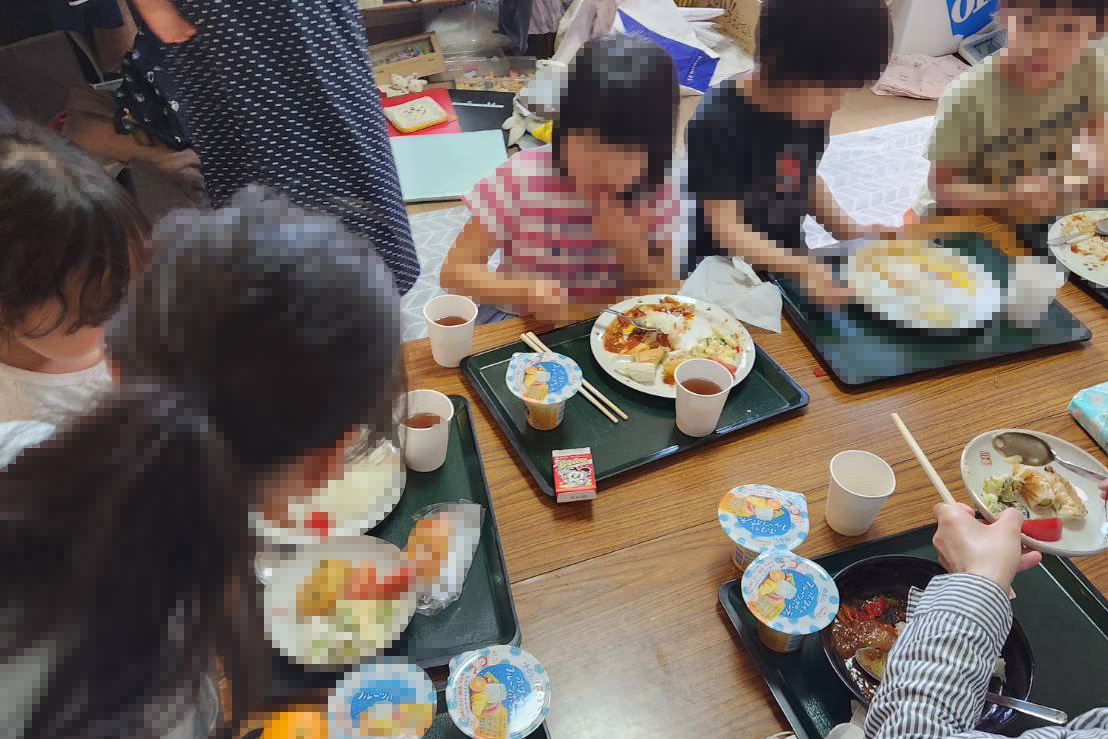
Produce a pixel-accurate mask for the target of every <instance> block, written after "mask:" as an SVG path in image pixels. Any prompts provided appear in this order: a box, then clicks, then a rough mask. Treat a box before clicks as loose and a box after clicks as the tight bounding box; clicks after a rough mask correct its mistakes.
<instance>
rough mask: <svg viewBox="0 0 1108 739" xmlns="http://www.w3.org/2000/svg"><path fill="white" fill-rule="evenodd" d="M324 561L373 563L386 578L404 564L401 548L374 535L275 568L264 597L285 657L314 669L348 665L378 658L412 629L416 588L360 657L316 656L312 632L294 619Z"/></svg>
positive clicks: (308, 551)
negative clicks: (300, 595)
mask: <svg viewBox="0 0 1108 739" xmlns="http://www.w3.org/2000/svg"><path fill="white" fill-rule="evenodd" d="M325 559H344V560H347V561H349V562H353V563H358V562H365V561H369V562H372V563H373V564H374V565H375V566H376V567H377V570H378V571H379V572H381V573H383V574H388V573H390V572H392V571H394V570H396V569H398V568H399V567H401V566H402V564H403V559H402V557H401V553H400V550H399V549H397V548H396V547H395V546H394V545H392V544H390V543H389V542H387V541H383V540H381V539H376V538H374V537H372V536H350V537H344V538H341V539H329V540H327V541H326V542H324V543H322V544H315V545H312V546H307V547H303V548H301V549H300V550H299V551H298V552H297V553H296V555H295V556H293V557H291V558H290V559H287V560H284V561H283V562H281V563H280V564H279V565H277V566H275V567H274V569H273V572H272V573H271V575H270V577H269V583H268V585H267V586H266V588H265V593H264V596H263V597H264V601H265V608H264V612H265V626H266V631H267V632H268V634H269V635H270V637H271V638H272V639H273V642H274V644H275V645H276V647H277V648H278V649H280V650H281V653H282V654H284V655H285V656H286V657H288V658H289V659H291V660H292V661H294V662H297V663H299V664H302V665H304V666H305V667H308V668H310V669H311V668H314V669H337V668H342V667H347V666H349V665H354V664H358V663H359V662H362V661H363V660H365V659H367V658H369V657H374V656H376V655H378V654H380V653H381V652H382V651H384V650H385V649H387V648H388V647H389V646H391V645H392V643H393V642H394V641H395V640H396V639H398V638H399V637H400V634H401V633H402V632H403V631H404V629H406V628H408V622H409V621H411V620H412V615H413V614H414V613H415V609H416V601H417V599H418V597H417V594H416V592H415V591H414V590H413V591H412V592H410V593H407V594H406V595H404V596H402V597H400V598H398V599H397V600H395V601H393V618H392V622H391V623H389V624H387V625H386V627H385V629H384V633H383V634H382V635H381V638H380V639H379V640H377V641H375V642H374V643H373V644H372V645H367V646H366V647H365V648H363V649H360V650H358V653H357V654H356V655H352V656H350V657H348V658H344V659H340V660H338V661H335V660H333V659H327V658H325V657H322V656H320V655H319V654H314V653H313V651H312V649H311V642H312V639H313V629H312V627H311V626H310V625H309V624H306V623H300V622H298V621H297V618H296V594H297V591H298V590H299V588H300V586H301V585H302V584H303V583H304V581H305V580H307V579H308V577H310V576H311V574H312V573H313V572H314V571H315V568H316V567H317V566H318V565H319V563H320V562H321V561H323V560H325Z"/></svg>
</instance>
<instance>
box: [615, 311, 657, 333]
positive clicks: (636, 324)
mask: <svg viewBox="0 0 1108 739" xmlns="http://www.w3.org/2000/svg"><path fill="white" fill-rule="evenodd" d="M601 313H614V314H615V315H617V316H619V317H620V318H622V319H623V320H625V321H627V322H628V323H630V324H631V325H632V326H634V327H635V328H637V329H639V330H640V331H653V332H654V333H658V332H659V331H661V329H660V328H650V327H649V326H644V325H642V324H641V323H639V322H638V321H636V320H635V319H634V318H632V317H631V316H629V315H627V314H626V313H620V312H619V311H618V310H612V309H611V308H605V309H604V310H602V311H601Z"/></svg>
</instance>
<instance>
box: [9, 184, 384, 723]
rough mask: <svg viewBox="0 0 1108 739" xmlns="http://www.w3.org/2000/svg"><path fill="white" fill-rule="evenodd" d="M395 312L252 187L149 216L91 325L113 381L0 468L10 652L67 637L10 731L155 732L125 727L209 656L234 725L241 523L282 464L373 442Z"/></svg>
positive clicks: (321, 241)
mask: <svg viewBox="0 0 1108 739" xmlns="http://www.w3.org/2000/svg"><path fill="white" fill-rule="evenodd" d="M399 320H400V314H399V307H398V302H397V296H396V292H395V288H394V287H393V281H392V276H391V275H390V274H389V272H388V270H387V269H386V268H385V266H384V264H383V263H382V262H381V261H380V260H379V259H378V258H377V257H376V255H375V254H373V252H372V250H371V249H370V248H369V247H368V244H367V243H366V242H365V241H364V240H362V239H361V238H360V237H357V236H354V235H351V234H350V233H349V232H347V231H346V230H345V229H344V228H343V227H342V226H341V225H340V224H339V223H338V221H337V220H335V219H333V218H330V217H323V216H312V215H307V214H305V213H304V212H302V211H299V210H297V209H296V208H293V207H292V206H290V205H289V204H288V203H287V202H286V201H285V200H283V199H279V198H274V197H271V196H269V195H267V194H265V193H264V192H263V191H262V190H260V189H256V188H250V189H248V190H245V191H243V192H241V193H239V194H238V195H237V196H236V197H235V198H234V199H233V200H232V202H231V204H230V206H229V207H227V208H225V209H223V210H220V211H216V212H214V213H210V214H203V213H196V212H190V213H184V214H175V215H171V216H170V217H168V218H167V219H166V220H164V221H162V223H161V224H160V225H159V226H158V228H157V229H156V231H155V234H154V238H153V259H152V264H151V265H150V268H149V269H148V270H147V272H146V274H145V275H144V277H143V280H142V282H141V284H140V286H139V288H138V290H137V291H136V293H135V295H134V297H133V298H132V299H131V300H129V301H128V302H127V303H126V304H125V305H124V308H123V310H122V311H121V312H120V314H119V315H118V317H117V318H116V319H115V320H114V321H113V322H112V324H111V326H110V327H109V330H108V346H109V350H110V354H111V357H112V361H113V362H115V363H116V364H117V366H118V369H119V372H120V375H121V378H122V381H121V384H120V386H119V387H118V388H117V390H116V391H115V392H114V393H113V395H112V396H111V397H110V398H108V399H107V400H106V401H104V402H103V404H102V405H100V406H99V407H98V408H97V409H96V410H95V411H94V412H92V413H90V414H88V415H87V416H85V417H83V418H81V419H79V420H77V421H75V422H73V423H72V424H71V426H70V427H69V428H67V429H64V430H62V431H60V432H59V433H58V434H57V436H56V437H55V438H53V439H51V440H48V441H47V442H45V443H43V444H42V445H40V446H38V447H34V448H31V449H28V450H26V451H24V452H23V454H22V455H21V456H20V457H18V458H17V459H16V461H15V462H13V463H12V464H11V465H10V466H9V467H8V468H6V469H5V470H3V471H0V522H3V527H0V552H2V553H3V556H5V560H4V561H5V562H7V563H8V565H6V566H5V570H6V571H8V572H9V573H13V576H14V578H15V579H16V582H17V583H18V589H17V590H15V592H18V593H20V594H25V596H26V597H25V600H26V602H27V603H28V604H29V608H28V611H27V615H28V624H29V626H28V627H27V628H26V629H25V631H24V633H22V634H21V635H20V638H19V639H18V640H17V644H18V645H20V646H22V647H24V648H25V647H26V646H27V645H29V644H32V643H34V640H35V639H37V638H40V637H44V636H50V635H53V634H54V633H57V632H59V631H60V632H69V631H73V630H74V628H73V627H77V628H76V631H77V633H78V638H77V640H76V642H75V644H74V645H73V646H72V648H71V649H69V650H65V651H63V652H61V659H60V661H59V662H58V664H57V665H56V667H55V668H54V670H53V672H52V674H51V676H50V679H49V688H48V689H47V690H46V692H45V694H44V695H43V696H42V697H41V700H40V701H39V703H38V704H37V705H36V706H35V708H34V714H33V717H32V719H31V721H30V726H29V727H28V731H27V733H26V736H28V737H29V738H30V737H33V738H34V739H39V738H40V737H47V736H49V737H82V738H85V737H99V736H113V737H118V736H150V735H152V734H156V730H155V729H154V728H152V727H151V726H150V724H149V722H148V721H145V720H144V718H148V717H149V716H150V715H151V714H152V713H153V714H154V715H158V717H159V718H160V719H166V718H167V714H171V713H172V712H173V709H174V707H179V705H180V704H179V703H176V704H175V703H174V702H173V701H172V698H173V697H174V696H181V695H187V696H189V697H191V696H194V695H196V694H197V689H198V687H199V682H200V680H201V679H202V677H203V675H204V674H205V672H206V670H207V669H208V668H209V664H210V662H209V660H210V659H211V657H212V655H213V654H218V655H219V656H220V657H221V658H222V660H223V663H224V665H225V668H226V672H227V675H228V677H229V678H230V685H231V689H232V692H233V695H232V700H231V706H232V708H233V710H234V712H235V716H236V719H241V718H243V717H245V716H246V714H247V711H248V710H250V709H251V708H252V707H254V706H256V705H257V703H256V701H257V699H258V698H259V688H260V687H261V686H262V685H264V681H265V680H266V679H267V674H268V673H267V670H266V663H267V659H268V658H267V655H268V649H267V647H266V632H265V629H264V628H263V627H262V625H261V623H260V622H259V621H258V620H257V616H258V614H259V613H260V611H259V604H258V603H257V602H256V601H257V587H256V583H255V582H254V576H253V554H254V546H255V544H254V542H253V540H252V539H251V537H250V535H249V531H250V528H249V515H250V512H251V510H255V509H256V506H258V504H259V503H260V502H261V501H260V497H261V495H262V494H263V493H264V492H265V487H264V485H263V484H262V483H263V482H264V481H265V480H266V479H269V477H270V476H271V475H273V474H275V473H278V472H279V471H280V469H281V467H282V465H284V464H285V463H288V462H292V461H295V460H297V459H300V458H302V457H303V456H304V455H306V454H309V453H312V452H314V451H317V450H323V449H334V448H335V447H336V446H337V444H338V443H339V442H340V441H341V440H342V439H343V438H344V437H346V436H348V435H349V434H350V433H351V431H352V430H353V429H357V428H358V427H361V428H362V429H363V430H366V429H368V431H367V432H366V437H367V438H374V437H376V436H377V434H378V432H387V431H389V430H391V428H392V424H393V413H394V405H393V402H394V398H395V397H396V396H397V384H396V383H395V382H394V380H396V379H397V378H398V377H399V376H400V374H401V373H400V372H399V368H400V363H401V350H400V333H399V330H400V329H399ZM377 438H379V437H377ZM12 556H14V557H15V559H14V560H12V559H8V557H12ZM13 561H14V562H17V563H19V566H18V567H12V566H11V564H12V562H13ZM8 592H12V590H11V589H10V588H9V590H8ZM20 602H22V601H20ZM5 658H10V655H5ZM82 694H83V697H84V700H83V701H78V702H77V703H76V708H74V705H75V704H74V697H75V696H81V695H82ZM151 709H155V710H153V711H152V710H151ZM174 718H175V719H176V720H179V719H180V718H181V716H179V715H178V716H176V717H174ZM170 725H171V726H172V725H173V724H172V723H171V724H170Z"/></svg>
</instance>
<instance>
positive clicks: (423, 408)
mask: <svg viewBox="0 0 1108 739" xmlns="http://www.w3.org/2000/svg"><path fill="white" fill-rule="evenodd" d="M407 413H408V416H407V417H406V418H404V419H403V420H402V421H401V424H400V439H401V442H402V443H403V444H404V462H405V463H406V464H407V465H408V469H410V470H413V471H414V472H433V471H435V470H437V469H438V468H439V467H442V463H443V462H445V461H446V448H447V445H448V444H449V443H450V421H451V419H453V418H454V404H453V403H451V402H450V398H448V397H446V396H445V395H443V394H442V393H440V392H439V391H437V390H412V391H411V392H409V393H408V402H407ZM417 413H434V414H435V415H436V416H439V417H440V418H442V421H440V422H439V423H436V424H435V425H434V426H431V427H430V428H425V429H414V428H411V427H409V426H408V424H407V421H408V418H411V417H412V416H414V415H415V414H417Z"/></svg>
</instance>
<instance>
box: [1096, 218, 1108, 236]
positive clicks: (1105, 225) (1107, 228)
mask: <svg viewBox="0 0 1108 739" xmlns="http://www.w3.org/2000/svg"><path fill="white" fill-rule="evenodd" d="M1096 232H1097V233H1098V234H1100V235H1101V236H1108V218H1101V219H1100V220H1099V221H1097V222H1096Z"/></svg>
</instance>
